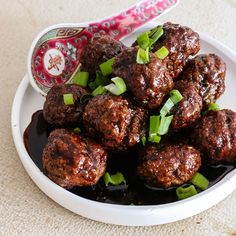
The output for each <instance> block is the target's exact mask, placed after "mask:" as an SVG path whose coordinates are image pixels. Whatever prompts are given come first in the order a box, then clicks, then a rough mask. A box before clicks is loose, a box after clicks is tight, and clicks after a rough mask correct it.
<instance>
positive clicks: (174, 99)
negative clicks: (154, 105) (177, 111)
mask: <svg viewBox="0 0 236 236" xmlns="http://www.w3.org/2000/svg"><path fill="white" fill-rule="evenodd" d="M170 95H171V96H170V98H169V99H168V100H167V101H166V102H165V104H164V106H163V107H162V108H161V110H160V114H161V115H162V116H165V115H166V114H167V113H168V112H169V111H170V110H171V108H172V107H173V106H174V105H176V104H177V103H178V102H180V101H181V100H182V99H183V97H182V95H181V94H180V92H179V91H178V90H177V89H173V90H171V91H170Z"/></svg>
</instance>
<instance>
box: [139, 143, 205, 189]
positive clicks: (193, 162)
mask: <svg viewBox="0 0 236 236" xmlns="http://www.w3.org/2000/svg"><path fill="white" fill-rule="evenodd" d="M200 166H201V156H200V153H199V151H197V150H196V149H195V148H193V147H192V146H189V145H185V144H164V145H163V146H161V145H159V146H158V145H150V146H148V147H147V148H146V149H145V151H144V152H143V154H142V156H141V158H140V160H139V163H138V167H137V174H138V175H139V176H140V177H141V178H143V179H145V181H147V182H148V183H149V184H152V185H155V186H158V187H163V188H169V187H172V186H176V185H181V184H183V183H185V182H187V181H188V180H190V179H191V178H192V177H193V175H194V174H195V173H196V172H197V170H198V169H199V167H200Z"/></svg>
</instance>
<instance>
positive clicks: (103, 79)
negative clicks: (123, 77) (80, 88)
mask: <svg viewBox="0 0 236 236" xmlns="http://www.w3.org/2000/svg"><path fill="white" fill-rule="evenodd" d="M109 81H110V80H109V78H108V77H107V76H104V75H103V74H102V72H101V71H96V79H95V80H94V81H93V82H90V83H89V84H88V85H89V87H90V88H91V89H92V90H94V89H96V88H97V87H98V86H99V85H103V86H104V85H107V84H108V83H109Z"/></svg>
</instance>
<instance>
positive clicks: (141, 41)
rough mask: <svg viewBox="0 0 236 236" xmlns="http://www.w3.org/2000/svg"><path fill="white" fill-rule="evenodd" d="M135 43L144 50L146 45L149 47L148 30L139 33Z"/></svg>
mask: <svg viewBox="0 0 236 236" xmlns="http://www.w3.org/2000/svg"><path fill="white" fill-rule="evenodd" d="M137 43H138V45H139V47H141V48H143V49H144V50H146V48H147V47H149V43H150V42H149V32H148V31H147V32H144V33H142V34H140V35H139V36H138V38H137Z"/></svg>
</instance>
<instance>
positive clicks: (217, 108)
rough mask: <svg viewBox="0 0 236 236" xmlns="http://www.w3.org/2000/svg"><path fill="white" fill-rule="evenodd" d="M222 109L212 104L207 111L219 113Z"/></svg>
mask: <svg viewBox="0 0 236 236" xmlns="http://www.w3.org/2000/svg"><path fill="white" fill-rule="evenodd" d="M219 110H220V107H219V105H218V104H217V103H211V104H210V105H209V107H208V109H207V111H219Z"/></svg>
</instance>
